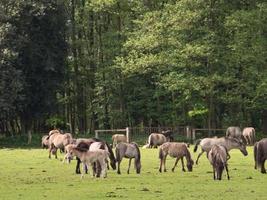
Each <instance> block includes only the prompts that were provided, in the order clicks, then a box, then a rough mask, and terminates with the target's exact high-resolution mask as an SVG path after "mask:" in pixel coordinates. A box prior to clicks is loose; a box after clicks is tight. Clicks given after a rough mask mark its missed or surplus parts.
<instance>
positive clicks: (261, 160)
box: [254, 138, 267, 174]
mask: <svg viewBox="0 0 267 200" xmlns="http://www.w3.org/2000/svg"><path fill="white" fill-rule="evenodd" d="M266 159H267V138H263V139H261V140H260V141H258V142H256V143H255V144H254V161H255V169H257V168H258V167H260V168H261V173H263V174H266V169H265V166H264V164H265V160H266Z"/></svg>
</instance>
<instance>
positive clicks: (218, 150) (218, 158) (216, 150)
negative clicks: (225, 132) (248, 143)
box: [208, 144, 230, 180]
mask: <svg viewBox="0 0 267 200" xmlns="http://www.w3.org/2000/svg"><path fill="white" fill-rule="evenodd" d="M227 155H228V152H227V149H226V147H225V146H222V145H217V144H215V145H213V146H212V147H211V150H210V151H209V154H208V159H209V161H210V164H211V165H212V167H213V179H214V180H221V179H222V173H223V170H224V168H225V170H226V173H227V178H228V180H229V179H230V177H229V173H228V165H227Z"/></svg>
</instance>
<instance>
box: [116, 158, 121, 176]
mask: <svg viewBox="0 0 267 200" xmlns="http://www.w3.org/2000/svg"><path fill="white" fill-rule="evenodd" d="M117 162H118V170H117V174H121V169H120V164H121V160H118V161H117Z"/></svg>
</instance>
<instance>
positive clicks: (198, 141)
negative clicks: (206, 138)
mask: <svg viewBox="0 0 267 200" xmlns="http://www.w3.org/2000/svg"><path fill="white" fill-rule="evenodd" d="M200 142H201V139H199V140H197V141H196V144H195V147H194V152H196V151H197V147H198V145H199V143H200Z"/></svg>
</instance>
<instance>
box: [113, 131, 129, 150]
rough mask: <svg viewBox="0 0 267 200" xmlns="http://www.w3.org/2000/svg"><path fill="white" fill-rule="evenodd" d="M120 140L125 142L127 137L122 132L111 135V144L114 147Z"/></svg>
mask: <svg viewBox="0 0 267 200" xmlns="http://www.w3.org/2000/svg"><path fill="white" fill-rule="evenodd" d="M120 142H125V143H126V142H127V137H126V136H125V135H123V134H114V135H112V146H113V147H115V146H116V145H117V144H118V143H120Z"/></svg>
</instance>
